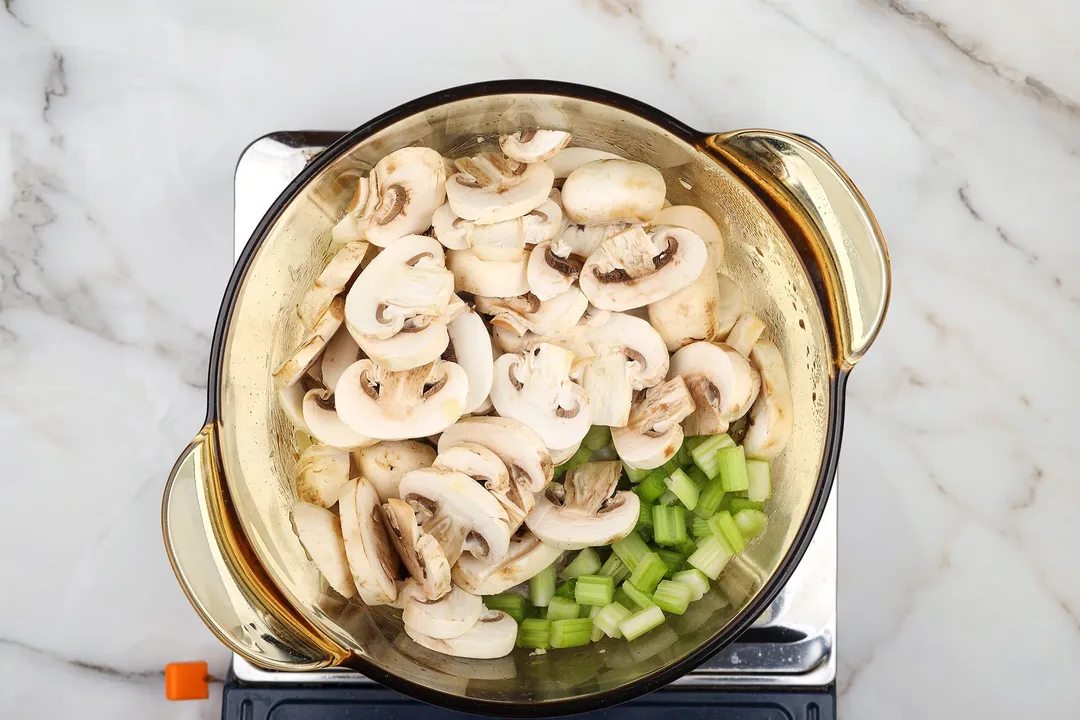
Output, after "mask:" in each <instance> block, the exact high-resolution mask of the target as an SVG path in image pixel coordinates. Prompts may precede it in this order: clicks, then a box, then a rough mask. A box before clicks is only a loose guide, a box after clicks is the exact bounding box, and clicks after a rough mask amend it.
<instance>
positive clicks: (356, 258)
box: [296, 240, 369, 327]
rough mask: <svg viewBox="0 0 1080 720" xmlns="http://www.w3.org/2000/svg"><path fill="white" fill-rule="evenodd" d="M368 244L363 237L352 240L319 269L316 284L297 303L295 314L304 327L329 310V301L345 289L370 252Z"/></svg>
mask: <svg viewBox="0 0 1080 720" xmlns="http://www.w3.org/2000/svg"><path fill="white" fill-rule="evenodd" d="M368 247H369V246H368V244H367V243H366V242H363V241H362V240H357V241H354V242H350V243H348V244H346V245H345V247H343V248H341V249H340V250H338V251H337V253H336V254H335V255H334V257H333V258H331V260H330V263H329V264H328V265H327V266H326V267H325V268H324V269H323V271H322V272H321V273H319V277H318V278H316V280H315V284H314V285H312V286H311V289H310V290H308V291H307V293H306V294H305V295H304V297H303V298H301V300H300V303H299V304H298V305H297V306H296V314H297V315H298V316H299V317H300V322H302V323H303V324H304V327H311V326H313V325H314V324H315V321H316V320H317V319H318V318H319V317H320V316H322V314H323V313H324V312H326V310H327V308H329V307H330V303H332V302H333V301H334V298H336V297H337V296H338V295H340V294H341V293H342V292H344V291H345V286H346V285H348V284H349V281H350V280H352V279H353V277H354V276H355V275H356V273H357V271H358V270H359V269H360V263H362V262H363V261H364V256H365V255H367V251H368Z"/></svg>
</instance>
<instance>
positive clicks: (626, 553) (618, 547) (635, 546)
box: [533, 532, 649, 605]
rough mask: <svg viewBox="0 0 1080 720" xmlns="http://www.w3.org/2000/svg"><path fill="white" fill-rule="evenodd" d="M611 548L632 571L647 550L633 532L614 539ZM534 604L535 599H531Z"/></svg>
mask: <svg viewBox="0 0 1080 720" xmlns="http://www.w3.org/2000/svg"><path fill="white" fill-rule="evenodd" d="M611 549H612V550H614V551H615V554H616V555H618V556H619V559H620V560H622V561H623V565H626V567H628V568H630V571H631V572H633V571H634V568H636V567H637V564H638V562H639V561H640V560H641V558H643V557H645V555H646V554H647V553H648V552H649V546H648V545H646V544H645V541H644V540H642V539H641V536H640V535H638V534H637V533H635V532H632V533H630V534H629V535H627V536H626V537H624V538H623V539H622V540H616V541H615V542H613V543H611ZM533 604H534V605H535V604H536V601H535V600H534V601H533Z"/></svg>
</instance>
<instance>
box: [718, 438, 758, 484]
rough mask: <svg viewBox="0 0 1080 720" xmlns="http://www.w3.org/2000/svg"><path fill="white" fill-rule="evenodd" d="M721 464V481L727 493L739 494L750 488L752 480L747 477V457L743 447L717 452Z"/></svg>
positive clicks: (738, 446)
mask: <svg viewBox="0 0 1080 720" xmlns="http://www.w3.org/2000/svg"><path fill="white" fill-rule="evenodd" d="M716 455H717V458H719V464H720V479H721V480H722V481H723V483H724V490H725V492H738V491H740V490H745V489H746V488H748V487H749V486H750V479H749V478H748V477H747V476H746V455H745V453H744V452H743V449H742V446H740V445H736V446H734V447H727V448H723V449H722V450H719V451H717V453H716Z"/></svg>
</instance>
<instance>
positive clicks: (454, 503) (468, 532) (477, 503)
mask: <svg viewBox="0 0 1080 720" xmlns="http://www.w3.org/2000/svg"><path fill="white" fill-rule="evenodd" d="M399 490H400V492H401V499H402V500H405V501H406V502H408V503H409V504H410V505H412V506H413V509H414V510H416V511H417V513H418V515H426V517H425V518H423V522H422V525H421V528H422V529H423V531H424V532H425V533H427V534H429V535H432V536H434V537H435V539H436V540H438V541H439V545H440V546H441V547H442V549H443V553H444V554H445V555H446V561H447V562H448V563H449V564H450V566H451V567H453V565H454V563H456V562H457V561H458V558H459V557H461V554H462V553H463V552H465V553H470V554H472V555H474V556H476V557H478V558H484V559H488V560H490V561H491V562H498V560H499V559H500V558H502V557H503V556H504V555H505V554H506V549H507V547H508V545H509V544H510V530H509V528H508V527H507V524H506V522H507V517H506V511H505V510H503V509H502V506H501V505H500V504H499V502H498V500H496V499H495V498H494V497H492V496H491V493H489V492H488V491H487V490H485V489H484V488H483V487H482V486H480V485H479V484H478V483H477V482H476V481H475V480H473V479H472V478H471V477H469V476H468V475H465V474H464V473H459V472H454V471H450V470H439V469H437V468H428V469H426V470H413V471H412V472H410V473H406V474H405V477H403V478H401V485H400V486H399Z"/></svg>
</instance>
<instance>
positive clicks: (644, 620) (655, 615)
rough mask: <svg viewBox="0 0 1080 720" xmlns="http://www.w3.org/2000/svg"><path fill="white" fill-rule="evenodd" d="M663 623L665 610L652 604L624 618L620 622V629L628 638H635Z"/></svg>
mask: <svg viewBox="0 0 1080 720" xmlns="http://www.w3.org/2000/svg"><path fill="white" fill-rule="evenodd" d="M663 624H664V611H663V610H661V609H660V608H658V607H657V606H655V605H652V606H650V607H647V608H645V609H644V610H639V611H638V612H636V613H634V614H633V615H631V616H630V617H628V618H626V619H624V620H622V621H621V622H620V623H619V630H620V632H622V634H623V637H625V638H626V639H627V640H633V639H635V638H639V637H641V636H642V635H644V634H645V633H647V632H649V631H650V630H652V629H653V628H658V627H660V626H661V625H663Z"/></svg>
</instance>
